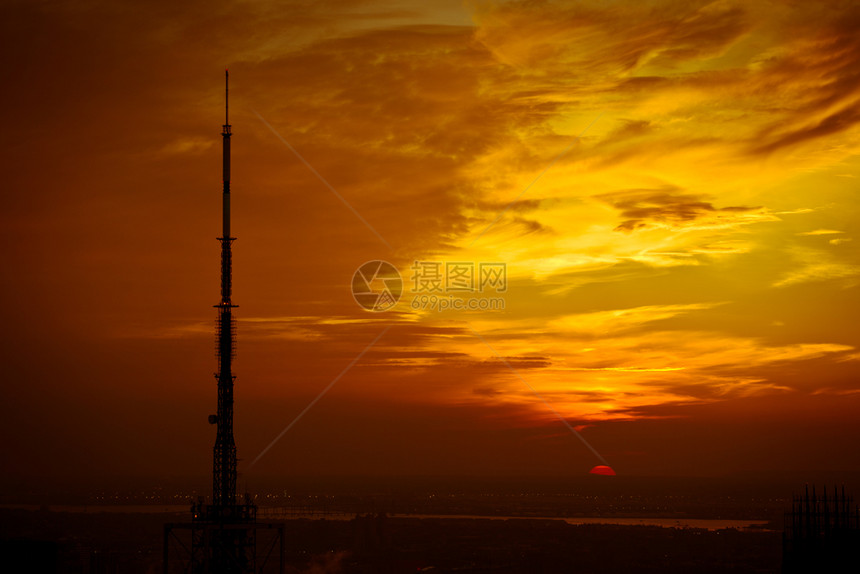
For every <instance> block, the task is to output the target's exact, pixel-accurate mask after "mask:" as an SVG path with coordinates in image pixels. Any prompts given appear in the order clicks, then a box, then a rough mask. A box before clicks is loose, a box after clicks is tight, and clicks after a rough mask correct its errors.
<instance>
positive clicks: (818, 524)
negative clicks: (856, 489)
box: [782, 485, 860, 574]
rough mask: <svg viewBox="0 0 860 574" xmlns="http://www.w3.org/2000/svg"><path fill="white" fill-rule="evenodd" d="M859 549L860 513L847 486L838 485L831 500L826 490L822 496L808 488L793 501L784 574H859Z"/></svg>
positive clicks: (784, 548)
mask: <svg viewBox="0 0 860 574" xmlns="http://www.w3.org/2000/svg"><path fill="white" fill-rule="evenodd" d="M858 550H860V510H858V508H857V506H855V505H854V498H853V497H852V496H847V495H846V494H845V487H844V486H843V487H842V488H841V489H837V488H836V487H835V486H834V487H833V494H832V495H831V496H830V497H828V495H827V488H826V487H825V489H824V490H823V492H822V494H820V495H819V494H816V492H815V486H813V487H812V493H810V492H809V486H808V485H807V486H806V490H805V493H804V494H803V495H795V496H794V497H793V498H792V502H791V511H790V512H786V514H785V530H784V531H783V535H782V571H783V573H784V574H794V573H800V572H828V571H833V572H848V571H852V570H853V571H857V570H858V567H860V560H858V558H860V556H858Z"/></svg>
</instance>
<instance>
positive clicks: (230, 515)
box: [164, 71, 284, 574]
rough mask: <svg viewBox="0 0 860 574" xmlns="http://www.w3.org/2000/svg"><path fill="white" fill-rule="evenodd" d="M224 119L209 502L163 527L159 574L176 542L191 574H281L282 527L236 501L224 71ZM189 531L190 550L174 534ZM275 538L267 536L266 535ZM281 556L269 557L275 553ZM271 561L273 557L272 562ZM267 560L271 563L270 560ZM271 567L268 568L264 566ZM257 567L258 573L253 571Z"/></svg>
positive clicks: (249, 505) (246, 502)
mask: <svg viewBox="0 0 860 574" xmlns="http://www.w3.org/2000/svg"><path fill="white" fill-rule="evenodd" d="M224 80H225V85H224V87H225V92H224V94H225V102H224V108H225V116H224V125H223V129H222V131H221V138H222V145H223V152H224V157H223V161H224V164H223V181H224V188H223V192H222V210H223V213H222V230H221V237H218V238H217V239H218V241H219V242H220V243H221V300H220V302H219V303H218V304H217V305H215V306H214V307H215V308H216V309H217V310H218V311H217V312H218V316H217V319H216V323H215V336H216V347H215V351H216V356H217V358H218V372H217V373H215V379H216V381H217V383H218V410H217V413H216V414H214V415H210V416H209V423H210V424H212V425H215V427H216V434H215V447H214V449H213V461H212V502H211V504H206V503H205V502H204V500H203V499H202V498H201V499H200V500H199V501H198V502H196V503H195V504H193V505H192V507H191V512H192V519H191V522H190V523H182V524H176V523H174V524H166V525H165V529H164V572H165V573H167V572H170V571H171V570H170V566H171V565H170V561H169V557H170V552H169V549H170V541H171V540H172V539H175V540H176V541H177V544H178V545H179V546H180V547H181V548H185V549H186V550H188V551H190V558H189V560H188V563H187V569H186V568H183V571H185V572H187V571H189V570H190V571H191V572H192V573H193V574H245V573H251V572H254V573H257V572H263V571H271V567H272V566H274V567H275V568H277V571H278V572H284V556H283V551H284V529H283V524H281V523H258V522H257V507H256V505H255V504H253V502H252V501H251V498H250V496H249V495H247V494H246V495H245V497H244V500H243V501H242V502H241V503H239V502H238V501H237V499H236V474H237V471H236V442H235V440H234V438H233V383H234V382H235V379H236V377H235V376H234V375H233V358H234V357H235V354H236V322H235V319H234V318H233V309H235V308H236V305H234V304H233V300H232V291H233V285H232V283H233V277H232V275H233V269H232V264H233V261H232V258H233V253H232V246H233V241H235V239H236V238H235V237H232V236H231V235H230V138H231V137H232V131H231V126H230V107H229V94H230V90H229V73H228V72H226V71H225V72H224ZM261 529H264V530H267V531H268V534H270V536H268V538H269V540H268V541H266V542H265V544H264V546H265V547H266V548H267V552H266V553H265V556H261V558H262V560H261V562H260V564H258V563H257V558H258V557H257V532H258V530H261ZM180 530H184V531H190V534H191V541H190V542H191V543H190V548H189V546H188V545H186V544H185V543H183V542H182V540H181V538H180V536H179V535H178V533H177V532H175V531H180ZM272 534H273V535H274V537H273V536H271V535H272ZM276 549H277V552H278V554H280V556H277V554H275V556H274V557H273V553H274V552H275V551H276ZM272 558H273V559H272ZM270 559H272V560H270ZM267 566H269V567H270V568H269V569H268V570H267V569H266V567H267ZM258 567H259V569H258Z"/></svg>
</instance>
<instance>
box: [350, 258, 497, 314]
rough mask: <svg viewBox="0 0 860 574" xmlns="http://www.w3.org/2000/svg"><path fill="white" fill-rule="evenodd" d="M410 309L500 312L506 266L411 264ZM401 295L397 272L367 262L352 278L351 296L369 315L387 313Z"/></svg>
mask: <svg viewBox="0 0 860 574" xmlns="http://www.w3.org/2000/svg"><path fill="white" fill-rule="evenodd" d="M410 270H411V271H412V273H411V275H410V276H409V287H411V289H410V293H411V294H412V295H413V297H412V300H411V301H410V302H409V306H410V307H411V308H412V309H413V310H415V311H440V312H441V311H449V310H451V311H500V310H503V309H504V308H505V300H504V298H503V297H492V296H490V295H491V294H504V293H506V292H507V290H508V273H507V271H508V270H507V264H505V263H500V262H478V263H476V262H474V261H414V262H413V263H412V266H411V267H410ZM403 291H404V286H403V281H402V279H401V276H400V273H398V271H397V269H395V267H394V266H393V265H391V264H390V263H388V262H387V261H368V262H367V263H365V264H364V265H362V266H361V267H359V268H358V269H357V270H356V272H355V274H354V275H353V277H352V295H353V297H354V298H355V301H356V302H357V303H358V304H359V305H361V306H362V307H363V308H364V309H367V310H368V311H388V310H389V309H391V308H393V307H394V306H395V305H396V304H397V302H398V301H399V300H400V296H401V294H402V292H403Z"/></svg>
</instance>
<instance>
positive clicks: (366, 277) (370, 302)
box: [352, 260, 403, 312]
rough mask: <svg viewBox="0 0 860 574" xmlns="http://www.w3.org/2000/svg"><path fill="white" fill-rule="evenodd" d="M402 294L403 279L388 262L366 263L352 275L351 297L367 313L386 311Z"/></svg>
mask: <svg viewBox="0 0 860 574" xmlns="http://www.w3.org/2000/svg"><path fill="white" fill-rule="evenodd" d="M402 293H403V279H402V278H401V277H400V273H399V272H398V271H397V268H396V267H394V265H392V264H391V263H389V262H388V261H380V260H376V261H368V262H367V263H365V264H363V265H362V266H361V267H359V268H358V269H356V270H355V273H353V275H352V297H353V298H354V299H355V302H356V303H358V304H359V305H361V307H363V308H364V309H367V310H368V311H374V312H380V311H388V310H389V309H391V308H392V307H394V306H395V305H396V304H397V302H398V301H399V300H400V295H401V294H402Z"/></svg>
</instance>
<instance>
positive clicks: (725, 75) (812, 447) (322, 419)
mask: <svg viewBox="0 0 860 574" xmlns="http://www.w3.org/2000/svg"><path fill="white" fill-rule="evenodd" d="M2 10H3V17H2V18H0V26H2V42H3V49H2V56H0V57H2V60H3V63H2V67H0V70H2V75H3V90H2V92H0V99H2V110H3V112H4V113H3V117H4V122H3V131H4V137H3V142H2V147H3V151H2V157H3V166H4V167H3V175H4V182H3V188H4V193H3V208H2V210H0V217H2V224H0V232H2V235H3V239H2V247H0V249H2V254H3V259H2V260H3V271H2V274H3V275H2V276H3V281H2V283H0V292H2V297H3V301H4V303H5V304H4V311H3V316H2V317H3V332H2V341H3V342H2V355H3V357H2V364H3V370H4V376H3V379H2V385H3V399H2V401H0V426H2V433H3V437H4V441H3V446H2V447H0V448H2V453H3V454H2V460H3V467H4V469H5V470H4V472H5V473H6V474H7V477H12V478H16V479H18V478H27V477H51V478H54V479H56V480H62V479H64V477H67V476H81V477H105V476H154V475H167V474H177V475H179V474H182V475H200V476H201V477H202V476H204V475H206V474H207V473H209V472H210V462H211V452H212V450H211V449H212V445H213V442H214V430H213V427H210V426H209V425H208V424H207V422H206V417H207V415H208V414H210V413H213V412H214V410H215V390H216V389H215V380H214V378H213V376H212V373H213V372H214V371H215V369H216V361H215V357H214V319H215V310H214V309H213V308H212V305H214V304H215V303H217V302H218V299H219V291H218V288H219V283H218V281H219V278H218V273H219V244H218V242H217V241H216V240H215V238H216V237H217V236H218V235H219V233H220V209H221V204H220V199H221V198H220V194H221V171H220V170H221V149H220V148H221V137H220V131H221V124H223V122H224V119H223V118H224V110H223V105H224V93H223V87H224V86H223V82H224V77H223V73H224V68H225V67H229V70H230V123H231V124H232V126H233V133H234V135H233V139H232V144H233V156H232V157H233V178H232V180H233V181H232V190H233V234H234V235H235V236H236V237H238V240H237V241H236V242H235V244H234V248H233V257H234V297H233V300H234V302H235V303H236V304H238V305H239V306H240V307H239V309H237V313H236V315H237V318H238V356H237V359H236V362H235V366H234V372H235V374H236V375H237V377H238V378H237V380H236V401H237V403H236V440H237V445H238V451H239V457H240V459H242V460H241V462H240V481H241V480H253V477H254V476H267V475H284V476H291V475H351V474H355V475H368V474H369V475H420V474H455V475H456V474H462V475H481V474H493V475H552V476H556V475H562V476H563V475H580V474H586V473H587V472H588V471H589V469H590V468H591V467H592V466H594V465H595V464H599V463H600V461H599V460H598V459H597V457H595V455H594V454H593V453H591V452H590V451H589V450H588V449H587V448H586V447H585V446H584V445H583V443H582V442H580V441H579V440H577V438H576V436H574V435H573V434H572V433H571V432H570V431H569V430H568V429H567V428H566V427H565V426H564V425H563V424H562V423H561V422H560V421H559V419H558V418H557V417H556V415H555V414H554V413H553V409H555V411H557V412H558V413H560V414H561V415H562V416H564V417H565V419H566V420H567V421H568V422H569V424H570V425H572V426H574V427H576V428H577V429H578V430H579V431H580V432H581V433H582V437H583V438H585V439H586V440H587V441H588V442H589V443H590V444H591V445H592V446H593V447H594V448H595V449H596V450H597V451H598V452H599V453H600V454H601V455H602V456H603V457H605V459H606V460H607V461H608V462H609V464H611V465H612V467H613V468H614V469H615V470H616V471H617V472H618V473H619V474H627V475H637V474H645V475H661V474H663V475H679V476H680V475H721V474H724V473H739V472H775V471H783V470H785V471H796V472H801V473H812V472H814V471H818V470H820V469H831V470H835V471H860V451H858V449H857V441H858V439H860V425H858V422H857V420H858V419H857V413H858V409H860V379H858V367H860V352H858V346H860V336H858V329H857V320H858V317H860V308H858V307H860V298H858V284H860V256H858V247H860V202H858V185H860V184H858V181H859V180H858V176H860V155H859V154H860V139H859V138H860V105H858V104H860V35H858V34H857V29H858V28H860V5H858V4H857V3H856V2H835V1H834V2H820V3H818V2H816V3H803V2H792V1H788V0H784V1H777V0H774V1H762V2H733V1H720V0H717V1H712V2H705V1H700V2H695V1H694V2H680V1H659V2H656V1H645V2H620V1H612V0H591V1H583V2H549V1H546V2H543V1H528V2H525V1H523V2H519V1H511V2H503V1H492V2H482V1H477V2H461V1H459V0H455V1H439V2H406V1H384V0H376V1H349V2H347V1H320V2H311V1H301V2H299V1H289V2H273V1H269V0H262V1H258V2H250V1H241V2H227V3H223V2H222V3H212V2H195V3H174V2H168V1H164V0H159V1H156V2H146V3H143V2H140V3H135V2H124V1H117V2H113V1H112V2H101V1H88V0H82V1H78V2H67V3H59V2H23V1H12V2H6V3H5V4H4V7H3V9H2ZM285 143H286V144H287V145H285ZM291 148H292V149H291ZM293 150H295V152H297V153H298V154H300V155H301V157H302V158H304V160H305V161H306V162H307V164H309V165H310V166H312V168H313V170H315V171H316V174H315V173H314V171H312V170H311V169H309V168H308V167H307V165H305V163H303V161H302V160H301V159H299V157H298V156H297V155H296V153H294V151H293ZM317 174H318V175H319V176H320V177H318V176H317ZM321 178H322V179H324V180H325V182H327V183H328V184H329V185H330V186H331V187H332V188H333V189H334V190H336V193H337V194H339V195H340V196H341V197H342V198H343V199H344V200H345V201H346V202H347V203H348V204H349V205H350V206H351V207H352V209H354V211H353V210H351V209H350V207H348V206H347V205H345V204H344V202H343V201H341V199H340V198H339V197H338V196H337V195H336V193H333V192H332V191H331V189H329V187H327V185H326V183H324V182H323V181H322V179H321ZM511 202H513V203H511ZM507 206H509V208H507V209H506V207H507ZM356 213H357V214H359V215H360V217H358V216H357V215H356ZM362 218H363V220H364V222H363V221H362ZM494 221H495V223H493V222H494ZM365 222H366V224H365ZM491 223H492V225H491ZM488 226H489V228H488ZM376 259H381V260H386V261H389V262H391V263H392V264H393V265H394V266H395V267H397V268H398V269H399V270H400V272H401V274H402V275H403V279H404V285H405V291H404V293H403V298H402V299H401V300H400V302H399V303H398V305H397V306H396V307H395V308H394V309H392V310H390V311H387V312H383V313H372V312H368V311H365V310H363V309H362V308H360V307H359V306H358V305H357V304H356V302H355V301H354V300H353V297H352V294H351V292H350V285H351V281H352V276H353V272H354V271H355V270H356V269H357V268H358V267H359V266H360V265H361V264H362V263H364V262H366V261H369V260H376ZM415 261H430V262H471V263H474V264H475V265H476V266H477V265H478V264H480V263H481V262H503V263H505V264H506V270H507V290H506V292H504V293H502V294H498V296H500V297H502V298H503V301H504V309H503V310H494V311H446V312H437V311H432V310H427V309H425V310H418V311H416V310H414V309H413V308H412V307H411V305H410V302H411V301H412V300H413V297H414V296H415V294H414V293H413V292H412V291H411V289H412V287H413V285H412V281H411V280H410V277H411V273H412V271H411V269H410V268H411V266H412V265H413V262H415ZM485 295H487V294H486V293H484V294H480V293H473V294H468V296H476V297H477V296H485ZM493 295H496V294H493ZM458 296H460V295H458ZM386 329H387V330H386ZM383 332H384V333H383ZM381 333H383V334H382V336H381V337H379V339H378V340H377V341H376V343H375V344H374V345H373V346H372V347H371V348H370V349H368V350H367V351H366V353H365V354H364V355H363V356H362V357H361V358H360V359H359V360H358V361H357V362H356V363H355V365H354V366H353V367H352V368H351V369H349V370H348V371H347V372H346V373H345V374H343V376H342V377H341V378H340V379H339V380H338V381H337V383H336V384H335V385H334V386H332V387H331V389H330V390H329V391H328V393H327V394H325V396H323V397H322V398H321V399H320V400H319V402H317V403H316V404H315V405H314V406H313V408H311V409H310V410H309V411H308V412H307V413H306V414H305V415H304V416H303V417H302V418H301V420H299V421H298V422H297V423H296V424H295V425H294V426H293V427H292V428H291V429H290V430H289V431H288V432H286V433H285V434H284V435H283V437H282V438H281V439H280V440H279V441H277V442H276V443H275V444H274V445H273V446H272V447H271V448H270V449H269V450H268V451H267V452H266V454H265V455H264V456H262V457H260V459H259V461H258V462H257V463H256V464H253V465H252V464H251V462H252V461H253V460H254V459H255V458H256V457H257V456H258V455H259V454H260V453H261V452H262V451H263V449H264V448H266V447H267V445H269V444H270V443H271V441H272V439H274V438H275V437H276V436H277V435H278V434H279V433H280V432H281V431H282V430H283V429H284V428H285V427H286V426H287V425H288V424H289V423H290V421H292V420H293V419H294V418H295V417H296V416H297V415H298V414H299V413H300V412H302V410H303V409H304V408H305V407H306V406H307V405H308V404H309V403H310V402H311V401H312V400H314V398H315V397H317V396H318V394H319V393H320V392H321V391H323V389H325V388H326V387H327V385H329V383H330V382H332V380H334V379H335V378H336V377H338V375H339V374H340V373H341V372H342V371H344V369H346V368H347V367H348V366H349V365H350V363H351V362H352V361H353V360H354V359H355V358H356V357H357V356H358V355H359V354H360V353H361V352H362V351H363V350H365V349H366V347H367V346H368V345H369V344H370V343H371V342H373V341H374V340H375V339H376V338H377V337H378V336H379V335H380V334H381ZM496 352H497V353H498V355H500V356H501V357H503V358H504V361H503V360H501V359H500V358H499V357H498V356H497V355H496ZM505 361H507V363H508V365H509V366H510V368H509V366H508V365H506V364H505ZM529 386H531V387H532V388H533V389H534V390H535V391H537V393H538V394H539V395H540V396H541V397H543V399H545V401H546V402H543V401H542V400H541V398H539V397H538V396H536V395H535V394H534V393H533V392H532V390H530V388H529ZM548 405H549V406H548ZM202 484H204V485H205V484H208V483H206V482H203V483H202Z"/></svg>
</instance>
